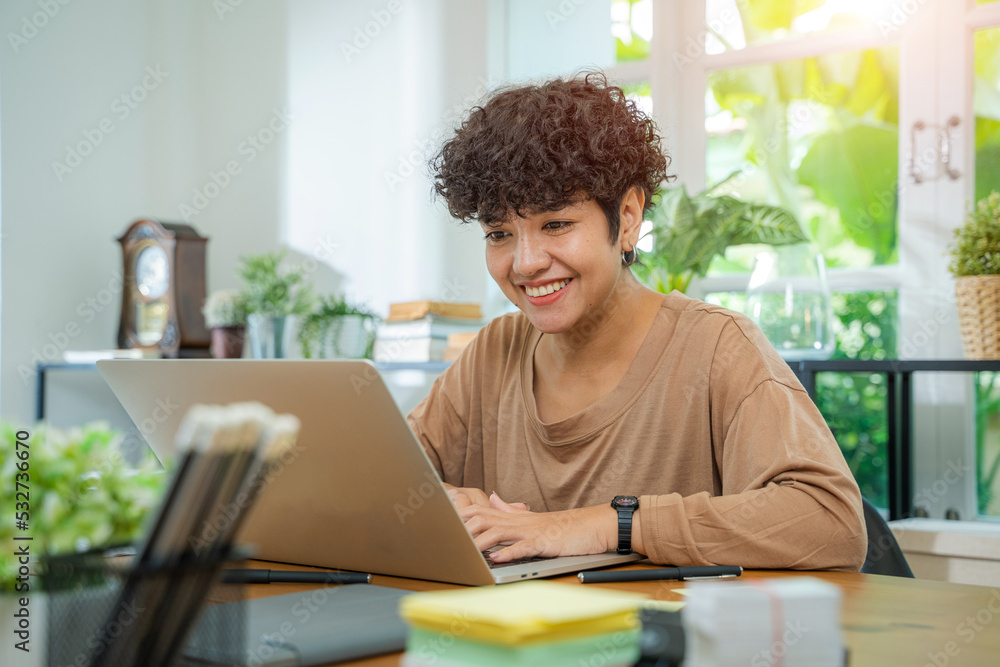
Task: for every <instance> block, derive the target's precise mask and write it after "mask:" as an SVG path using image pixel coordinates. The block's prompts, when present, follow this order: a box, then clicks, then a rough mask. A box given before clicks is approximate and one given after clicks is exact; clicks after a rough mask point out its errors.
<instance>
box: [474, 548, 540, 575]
mask: <svg viewBox="0 0 1000 667" xmlns="http://www.w3.org/2000/svg"><path fill="white" fill-rule="evenodd" d="M499 549H500V547H496V548H493V549H487V550H486V551H484V552H483V558H485V559H486V564H487V565H489V566H490V569H491V570H495V569H497V568H501V567H509V566H511V565H523V564H525V563H537V562H538V561H540V560H552V559H551V558H549V557H547V556H530V557H529V558H516V559H514V560H511V561H507V562H506V563H494V562H493V561H492V560H490V554H491V553H493V552H494V551H498V550H499Z"/></svg>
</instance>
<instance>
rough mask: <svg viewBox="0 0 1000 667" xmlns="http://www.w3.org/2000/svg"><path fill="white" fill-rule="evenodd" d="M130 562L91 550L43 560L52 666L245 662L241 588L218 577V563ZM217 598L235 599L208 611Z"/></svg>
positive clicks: (48, 650)
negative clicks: (151, 564)
mask: <svg viewBox="0 0 1000 667" xmlns="http://www.w3.org/2000/svg"><path fill="white" fill-rule="evenodd" d="M129 561H131V559H130V558H128V557H111V558H109V557H106V556H104V555H103V554H102V553H93V552H91V553H83V554H73V555H70V556H58V557H52V558H49V559H47V560H46V561H44V562H43V566H42V567H43V573H42V579H43V584H44V587H45V589H46V591H47V592H48V646H47V663H46V664H48V665H49V667H66V666H67V665H73V666H74V667H96V666H98V665H100V666H101V667H132V666H134V665H138V664H143V665H150V664H162V665H188V664H192V665H193V664H198V665H234V666H239V665H243V664H244V663H245V657H246V656H245V644H246V642H245V634H246V610H245V607H244V605H243V604H242V600H243V587H242V585H240V584H224V583H220V582H218V580H217V579H218V577H217V576H216V575H217V573H218V572H217V571H218V567H219V563H215V564H214V565H213V564H208V565H206V564H194V565H193V564H190V563H183V562H182V563H181V564H179V565H176V566H170V567H155V568H154V567H148V566H147V567H144V568H141V569H140V568H135V567H132V566H131V565H130V563H129ZM227 562H229V561H227ZM219 603H236V604H224V605H223V606H221V607H219V610H221V611H216V613H206V611H211V610H206V609H205V608H206V607H210V606H213V605H215V604H219ZM178 642H180V643H181V646H178V645H177V644H178ZM149 656H153V658H154V659H153V660H150V658H149Z"/></svg>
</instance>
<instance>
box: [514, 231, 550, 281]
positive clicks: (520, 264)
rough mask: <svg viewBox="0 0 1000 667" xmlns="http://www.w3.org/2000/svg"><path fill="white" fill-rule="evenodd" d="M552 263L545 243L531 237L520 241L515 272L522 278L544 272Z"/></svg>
mask: <svg viewBox="0 0 1000 667" xmlns="http://www.w3.org/2000/svg"><path fill="white" fill-rule="evenodd" d="M551 263H552V259H551V258H550V257H549V253H548V252H547V251H546V249H545V246H544V244H543V243H539V241H538V239H535V238H531V237H530V236H523V237H521V239H519V240H518V243H517V249H516V250H515V251H514V271H515V272H516V273H518V274H519V275H522V276H531V275H534V274H536V273H538V272H539V271H544V270H545V269H547V268H548V266H549V264H551Z"/></svg>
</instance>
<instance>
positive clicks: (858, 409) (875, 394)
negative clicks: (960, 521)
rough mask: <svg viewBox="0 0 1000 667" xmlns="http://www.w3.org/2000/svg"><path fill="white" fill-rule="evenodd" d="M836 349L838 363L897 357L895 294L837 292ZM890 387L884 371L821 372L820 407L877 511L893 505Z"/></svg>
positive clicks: (835, 302)
mask: <svg viewBox="0 0 1000 667" xmlns="http://www.w3.org/2000/svg"><path fill="white" fill-rule="evenodd" d="M833 307H834V312H835V313H836V315H837V321H836V322H835V324H834V326H835V328H836V330H837V331H836V338H837V349H836V351H835V352H834V354H833V357H832V358H833V359H876V360H877V359H893V358H895V357H896V321H897V316H898V305H897V298H896V294H895V293H894V292H859V293H854V294H834V295H833ZM887 401H888V389H887V387H886V379H885V376H884V375H882V374H880V373H873V374H867V373H819V374H817V376H816V404H817V406H818V407H819V410H820V412H821V413H822V414H823V417H824V418H825V419H826V422H827V424H829V425H830V429H831V430H832V431H833V434H834V437H836V439H837V443H838V444H839V445H840V449H841V451H842V452H843V453H844V458H845V459H847V465H848V466H850V468H851V472H852V473H854V479H856V480H857V482H858V486H860V487H861V493H862V495H864V496H865V497H866V498H868V499H869V500H870V501H871V502H872V503H873V504H874V505H875V506H876V507H888V506H889V494H888V483H889V478H888V467H887V454H888V449H887V447H888V424H887V421H886V408H887Z"/></svg>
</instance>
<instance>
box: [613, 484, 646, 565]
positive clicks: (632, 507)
mask: <svg viewBox="0 0 1000 667" xmlns="http://www.w3.org/2000/svg"><path fill="white" fill-rule="evenodd" d="M611 506H612V507H614V508H615V510H616V511H617V512H618V553H620V554H630V553H632V513H633V512H635V511H636V510H637V509H639V499H638V498H636V497H635V496H615V499H614V500H612V501H611Z"/></svg>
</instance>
